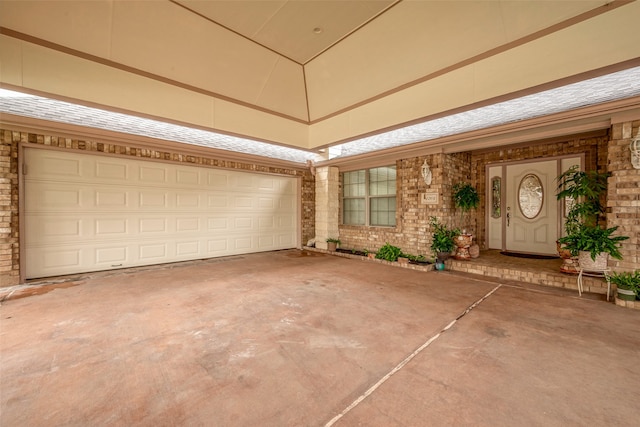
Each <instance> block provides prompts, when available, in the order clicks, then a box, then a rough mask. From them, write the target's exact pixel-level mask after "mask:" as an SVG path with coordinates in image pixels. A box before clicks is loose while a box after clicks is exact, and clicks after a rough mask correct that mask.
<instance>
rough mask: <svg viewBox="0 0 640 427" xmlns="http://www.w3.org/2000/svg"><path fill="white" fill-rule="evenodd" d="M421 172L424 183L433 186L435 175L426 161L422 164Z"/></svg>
mask: <svg viewBox="0 0 640 427" xmlns="http://www.w3.org/2000/svg"><path fill="white" fill-rule="evenodd" d="M421 172H422V179H424V183H425V184H427V185H431V180H432V179H433V174H432V173H431V168H429V164H427V161H426V160H425V161H424V163H423V164H422V168H421Z"/></svg>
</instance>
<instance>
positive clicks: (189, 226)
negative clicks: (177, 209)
mask: <svg viewBox="0 0 640 427" xmlns="http://www.w3.org/2000/svg"><path fill="white" fill-rule="evenodd" d="M176 231H178V232H180V231H196V232H198V231H201V230H200V218H193V217H192V218H177V219H176Z"/></svg>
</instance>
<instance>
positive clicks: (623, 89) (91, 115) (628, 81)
mask: <svg viewBox="0 0 640 427" xmlns="http://www.w3.org/2000/svg"><path fill="white" fill-rule="evenodd" d="M636 96H640V67H635V68H630V69H627V70H623V71H619V72H615V73H611V74H608V75H604V76H600V77H596V78H592V79H589V80H584V81H581V82H578V83H573V84H570V85H567V86H563V87H559V88H555V89H551V90H546V91H543V92H538V93H535V94H532V95H527V96H523V97H520V98H516V99H512V100H509V101H505V102H500V103H496V104H493V105H489V106H485V107H481V108H476V109H473V110H469V111H465V112H461V113H457V114H452V115H449V116H446V117H442V118H438V119H435V120H430V121H426V122H423V123H419V124H415V125H412V126H407V127H404V128H400V129H396V130H393V131H389V132H383V133H380V134H377V135H374V136H369V137H366V138H360V139H357V140H354V141H350V142H347V143H344V144H340V145H336V146H333V147H331V148H330V149H329V150H328V151H329V160H331V159H337V158H346V157H350V156H355V155H359V154H365V153H371V152H375V151H379V150H384V149H388V148H393V147H398V146H404V145H408V144H412V143H417V142H424V141H430V140H434V139H437V138H442V137H446V136H452V135H458V134H462V133H465V132H471V131H474V130H479V129H487V128H491V127H494V126H499V125H504V124H508V123H513V122H518V121H522V120H527V119H532V118H537V117H543V116H546V115H550V114H555V113H561V112H566V111H571V110H575V109H578V108H581V107H587V106H593V105H598V104H602V103H606V102H610V101H616V100H621V99H625V98H631V97H636ZM0 113H8V114H14V115H17V116H25V117H31V118H35V119H43V120H49V121H54V122H59V123H67V124H73V125H80V126H88V127H92V128H98V129H103V130H108V131H114V132H120V133H125V134H133V135H140V136H146V137H151V138H156V139H161V140H166V141H173V142H180V143H185V144H192V145H196V146H201V147H208V148H215V149H220V150H226V151H229V152H235V153H244V154H251V155H257V156H262V157H266V158H273V159H281V160H287V161H291V162H297V163H305V162H306V161H307V160H311V161H321V160H325V159H324V158H323V157H321V156H320V155H318V154H315V153H312V152H308V151H304V150H298V149H294V148H288V147H282V146H279V145H275V144H268V143H265V142H260V141H254V140H250V139H246V138H239V137H235V136H229V135H223V134H220V133H216V132H211V131H205V130H200V129H193V128H189V127H186V126H181V125H175V124H170V123H164V122H161V121H157V120H151V119H147V118H140V117H135V116H131V115H126V114H121V113H115V112H111V111H105V110H100V109H97V108H90V107H85V106H81V105H76V104H71V103H68V102H63V101H57V100H52V99H47V98H43V97H39V96H33V95H25V94H22V93H18V92H13V91H8V90H0Z"/></svg>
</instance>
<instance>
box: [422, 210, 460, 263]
mask: <svg viewBox="0 0 640 427" xmlns="http://www.w3.org/2000/svg"><path fill="white" fill-rule="evenodd" d="M429 225H430V226H431V229H432V230H433V234H432V235H431V236H432V240H431V251H432V252H433V253H434V254H435V256H436V258H437V259H438V260H440V261H444V260H446V259H447V258H449V256H450V255H451V252H453V250H454V249H455V248H456V244H455V238H456V236H458V235H459V234H460V230H458V229H457V228H454V229H450V228H449V227H447V226H446V225H445V224H442V223H441V222H440V221H439V220H438V218H436V217H435V216H432V217H430V218H429Z"/></svg>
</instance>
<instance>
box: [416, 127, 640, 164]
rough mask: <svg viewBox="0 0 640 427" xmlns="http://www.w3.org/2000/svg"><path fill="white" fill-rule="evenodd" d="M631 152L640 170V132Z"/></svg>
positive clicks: (632, 162) (633, 142)
mask: <svg viewBox="0 0 640 427" xmlns="http://www.w3.org/2000/svg"><path fill="white" fill-rule="evenodd" d="M629 150H631V165H632V166H633V167H634V169H640V130H639V131H638V134H637V135H636V137H635V138H634V139H632V140H631V144H629ZM423 167H424V166H423Z"/></svg>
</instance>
